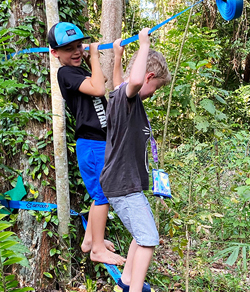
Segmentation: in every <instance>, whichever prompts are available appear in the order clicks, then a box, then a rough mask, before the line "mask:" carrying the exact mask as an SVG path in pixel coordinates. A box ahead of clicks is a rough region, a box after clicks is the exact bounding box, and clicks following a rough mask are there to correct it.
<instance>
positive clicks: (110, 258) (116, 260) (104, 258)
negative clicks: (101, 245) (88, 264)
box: [90, 249, 126, 266]
mask: <svg viewBox="0 0 250 292" xmlns="http://www.w3.org/2000/svg"><path fill="white" fill-rule="evenodd" d="M90 259H91V261H93V262H99V263H104V264H110V265H117V266H121V265H123V264H124V263H125V262H126V259H125V258H123V257H122V256H120V255H118V254H116V253H113V252H111V251H109V250H107V249H106V250H105V251H104V252H96V253H94V252H93V251H91V252H90Z"/></svg>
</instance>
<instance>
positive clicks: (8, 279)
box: [5, 275, 15, 282]
mask: <svg viewBox="0 0 250 292" xmlns="http://www.w3.org/2000/svg"><path fill="white" fill-rule="evenodd" d="M13 280H15V275H8V276H6V277H5V281H6V282H9V281H13Z"/></svg>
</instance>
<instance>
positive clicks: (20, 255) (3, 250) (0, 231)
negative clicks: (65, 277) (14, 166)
mask: <svg viewBox="0 0 250 292" xmlns="http://www.w3.org/2000/svg"><path fill="white" fill-rule="evenodd" d="M2 208H3V206H0V210H1V209H2ZM6 216H7V215H5V214H0V291H1V292H7V291H13V292H24V291H33V290H35V289H33V288H31V287H25V288H17V287H18V285H19V282H18V281H17V280H16V275H12V274H9V273H8V274H6V273H5V272H4V267H8V266H12V265H14V264H19V265H22V266H24V267H29V262H28V260H27V258H26V256H25V253H28V252H29V250H28V249H27V248H26V247H25V246H23V245H22V244H21V243H20V240H19V239H18V238H17V237H16V235H15V233H14V232H11V231H6V229H8V228H10V227H11V226H12V224H11V223H10V222H8V221H3V220H2V219H3V218H4V217H6Z"/></svg>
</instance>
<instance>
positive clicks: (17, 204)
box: [0, 200, 121, 283]
mask: <svg viewBox="0 0 250 292" xmlns="http://www.w3.org/2000/svg"><path fill="white" fill-rule="evenodd" d="M0 204H1V205H3V206H4V207H5V208H7V209H22V210H34V211H47V212H51V211H53V210H55V209H57V205H56V204H50V203H41V202H28V201H9V200H0ZM70 215H72V216H80V217H81V219H82V224H83V227H84V229H85V230H86V228H87V223H88V222H87V220H86V219H85V218H84V215H83V214H81V213H77V212H76V211H74V210H70ZM104 266H105V268H106V269H107V271H108V272H109V274H110V275H111V277H112V278H113V279H114V281H115V282H116V283H117V282H118V280H119V279H120V278H121V272H120V271H119V270H118V268H117V266H115V265H110V264H104Z"/></svg>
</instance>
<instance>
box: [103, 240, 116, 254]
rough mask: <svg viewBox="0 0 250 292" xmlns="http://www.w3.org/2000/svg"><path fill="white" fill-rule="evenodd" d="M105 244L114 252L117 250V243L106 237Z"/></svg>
mask: <svg viewBox="0 0 250 292" xmlns="http://www.w3.org/2000/svg"><path fill="white" fill-rule="evenodd" d="M104 245H105V247H106V249H108V250H110V251H112V252H115V245H114V244H113V242H111V241H109V240H107V239H104Z"/></svg>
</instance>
